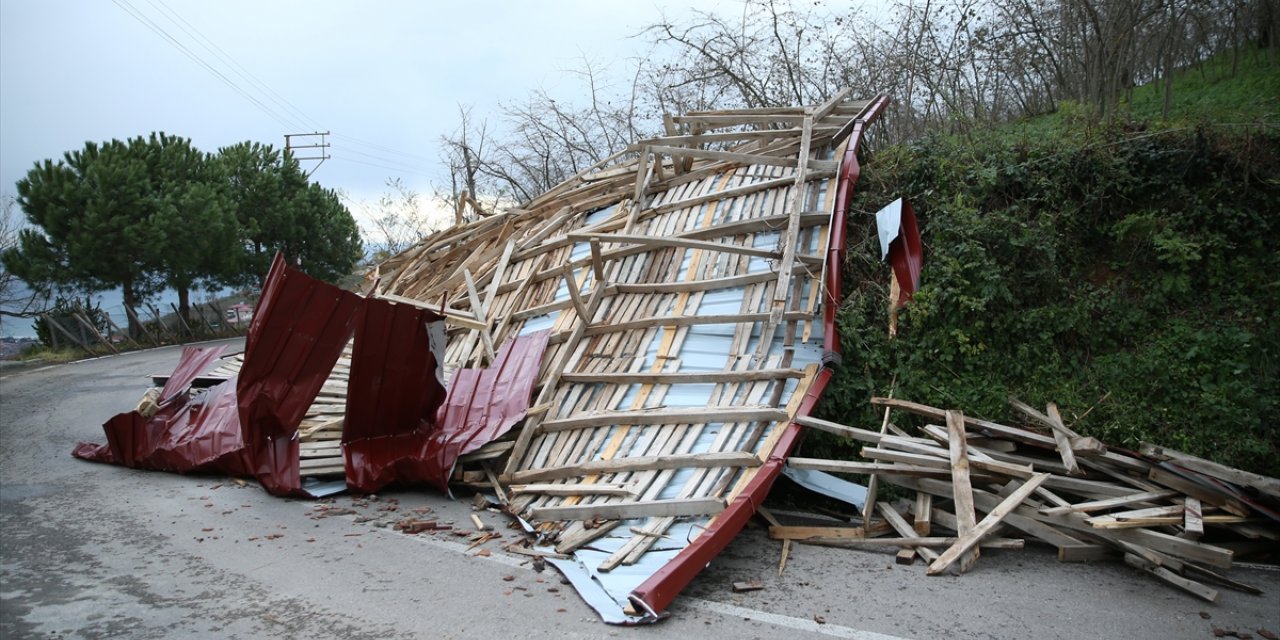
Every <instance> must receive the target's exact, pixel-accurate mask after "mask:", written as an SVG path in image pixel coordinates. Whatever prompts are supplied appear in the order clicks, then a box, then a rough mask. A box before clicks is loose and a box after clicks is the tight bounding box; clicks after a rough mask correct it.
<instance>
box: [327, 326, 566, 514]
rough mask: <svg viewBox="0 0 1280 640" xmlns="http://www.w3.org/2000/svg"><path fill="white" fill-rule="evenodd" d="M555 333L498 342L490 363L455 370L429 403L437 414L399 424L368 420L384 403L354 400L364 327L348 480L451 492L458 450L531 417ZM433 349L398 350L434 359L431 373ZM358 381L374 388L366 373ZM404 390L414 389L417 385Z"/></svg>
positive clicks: (373, 486)
mask: <svg viewBox="0 0 1280 640" xmlns="http://www.w3.org/2000/svg"><path fill="white" fill-rule="evenodd" d="M549 336H550V331H542V332H538V333H535V334H531V335H528V336H521V337H517V338H514V339H512V340H509V341H507V343H506V344H504V345H503V346H502V348H501V349H499V351H498V354H497V356H496V357H495V359H494V361H493V364H492V365H491V366H490V367H489V368H487V369H461V370H459V371H456V372H455V373H454V375H453V380H452V381H451V382H450V385H449V391H448V395H447V397H446V398H445V399H444V402H443V403H437V405H436V406H432V407H430V410H431V411H432V412H433V413H434V416H431V417H432V418H433V419H431V420H428V419H427V417H425V416H420V417H419V418H418V419H417V421H416V423H415V422H414V421H412V420H405V421H403V422H402V423H400V424H399V426H398V427H397V428H398V431H397V430H396V429H387V428H381V427H380V428H378V429H376V430H373V429H365V427H364V426H362V425H365V424H366V423H369V422H371V421H372V422H376V421H377V416H378V413H377V410H378V407H377V406H376V405H372V404H365V403H363V402H362V403H359V404H357V403H356V401H355V398H356V395H355V391H354V388H355V387H354V385H356V384H357V375H356V365H357V362H359V360H360V358H361V357H362V356H361V354H362V351H361V347H360V346H359V345H360V341H361V340H362V339H363V335H362V334H361V333H357V335H356V343H357V347H356V357H355V358H354V359H353V361H352V372H351V380H352V385H353V387H350V388H349V391H348V393H349V395H348V400H347V402H348V404H347V427H346V428H347V431H346V435H344V445H343V454H344V456H345V457H346V461H347V483H348V484H350V485H351V486H352V487H354V488H356V489H358V490H360V491H365V492H373V491H377V490H379V489H381V488H382V487H384V486H386V485H387V484H390V483H392V482H402V483H427V484H430V485H432V486H434V487H436V488H438V489H440V490H441V491H444V492H448V490H449V476H450V475H451V474H452V473H453V468H454V465H455V464H457V461H458V457H459V456H461V455H463V454H466V453H469V452H471V451H474V450H475V449H477V448H479V447H480V446H483V445H484V444H486V443H488V442H491V441H493V440H494V439H495V438H498V437H500V436H501V435H502V434H504V433H506V432H507V431H508V430H510V429H511V427H512V426H514V425H515V423H516V422H519V421H520V420H521V419H523V418H524V416H525V413H526V412H527V411H528V408H529V397H530V395H531V394H532V392H533V385H534V383H535V382H536V380H537V375H538V369H539V368H540V367H541V364H542V354H543V352H544V351H545V350H546V347H547V340H548V338H549ZM422 344H423V345H425V344H426V343H425V342H424V343H422ZM423 348H424V349H425V346H424V347H423ZM424 354H425V356H426V357H425V358H424ZM429 355H430V354H429V352H418V353H417V354H414V353H410V352H408V351H407V350H406V352H405V353H403V354H400V355H399V357H407V358H409V359H413V358H419V359H421V360H422V361H424V362H430V363H431V366H430V367H429V368H428V371H427V373H431V372H432V371H434V361H433V360H430V359H429ZM434 379H435V378H434V375H431V376H430V381H429V382H428V381H426V379H425V378H423V379H422V380H423V386H424V387H426V388H430V387H432V386H433V385H432V384H431V383H434ZM359 384H360V386H361V388H362V390H361V391H360V395H362V396H365V395H371V394H370V393H369V390H368V389H367V387H369V386H370V381H369V380H368V379H366V377H361V381H360V383H359ZM435 385H436V386H438V383H435ZM401 390H402V391H404V392H406V393H408V394H409V395H410V397H412V394H413V389H412V387H405V388H402V389H401ZM404 402H406V403H408V402H413V400H411V399H406V400H404ZM353 427H354V428H356V429H358V430H359V431H358V432H357V433H372V434H374V435H373V436H372V437H363V438H361V437H358V436H353V435H352V433H351V431H350V430H351V429H352V428H353Z"/></svg>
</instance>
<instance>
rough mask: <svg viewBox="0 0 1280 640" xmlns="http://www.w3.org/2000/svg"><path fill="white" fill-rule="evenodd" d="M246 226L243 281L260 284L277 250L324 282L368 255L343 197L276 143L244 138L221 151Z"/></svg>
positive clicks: (243, 230) (223, 168)
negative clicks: (321, 183) (315, 178)
mask: <svg viewBox="0 0 1280 640" xmlns="http://www.w3.org/2000/svg"><path fill="white" fill-rule="evenodd" d="M218 163H219V164H220V166H221V168H220V171H221V173H222V175H223V177H224V179H225V180H226V182H227V184H228V185H229V187H230V197H231V201H232V203H233V206H234V209H235V215H236V219H237V220H238V222H239V226H240V233H241V235H240V240H241V245H242V248H243V252H242V255H241V258H242V260H243V267H242V269H241V274H242V279H241V280H240V282H239V283H238V284H257V283H258V282H260V281H261V278H262V277H265V276H266V273H267V269H268V268H269V267H270V266H271V258H272V256H274V255H275V253H276V252H277V251H279V252H281V253H283V254H284V256H285V258H286V259H287V260H288V261H289V262H290V263H292V264H295V265H298V266H299V267H300V268H301V269H302V270H304V271H306V272H307V273H309V274H311V275H313V276H315V277H317V278H321V279H324V280H330V281H332V280H337V279H338V278H340V277H342V276H344V275H346V274H348V273H350V272H351V270H352V269H353V268H354V267H355V264H356V262H357V261H358V260H359V259H360V258H361V256H362V255H363V251H364V249H363V244H362V243H361V241H360V232H359V228H358V227H357V226H356V223H355V219H354V218H352V217H351V212H349V211H348V210H347V208H346V207H345V206H343V205H342V202H341V201H340V200H339V199H338V197H337V195H336V194H335V193H334V192H333V191H331V190H329V189H324V188H323V187H320V186H319V185H317V184H313V183H309V182H308V181H307V177H306V175H305V174H304V173H302V170H301V169H300V168H299V167H298V163H297V161H295V160H294V159H293V158H292V157H291V156H289V155H287V154H284V153H281V152H280V151H279V150H276V149H274V148H273V147H272V146H271V145H264V144H260V143H256V142H242V143H239V144H236V145H232V146H230V147H224V148H222V149H220V150H219V151H218Z"/></svg>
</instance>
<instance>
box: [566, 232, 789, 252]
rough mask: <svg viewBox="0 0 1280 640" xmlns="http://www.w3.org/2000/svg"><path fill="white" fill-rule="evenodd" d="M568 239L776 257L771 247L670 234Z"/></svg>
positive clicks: (573, 236)
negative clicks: (760, 247) (672, 235)
mask: <svg viewBox="0 0 1280 640" xmlns="http://www.w3.org/2000/svg"><path fill="white" fill-rule="evenodd" d="M569 239H570V240H573V241H575V242H590V241H593V240H597V241H601V242H613V243H616V244H634V245H640V246H645V247H657V248H658V249H666V248H668V247H687V248H690V249H703V250H706V251H724V252H726V253H737V254H741V255H746V256H755V257H758V258H777V257H778V253H777V252H776V251H774V250H772V249H757V248H755V247H746V246H742V245H737V244H728V243H724V242H712V241H709V240H690V239H686V238H678V237H671V236H637V235H627V234H622V233H571V234H569Z"/></svg>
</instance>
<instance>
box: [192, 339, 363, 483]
mask: <svg viewBox="0 0 1280 640" xmlns="http://www.w3.org/2000/svg"><path fill="white" fill-rule="evenodd" d="M243 363H244V354H243V353H238V354H233V355H230V356H227V357H225V358H223V359H222V361H221V362H219V363H218V366H217V367H214V369H213V370H212V371H210V372H209V373H208V374H206V376H204V377H208V378H231V377H232V376H235V375H236V374H238V373H239V372H240V366H241V365H242V364H243ZM350 373H351V345H347V348H346V349H345V350H344V351H343V353H342V355H341V356H340V357H339V358H338V362H337V364H335V365H334V367H333V370H332V371H331V372H329V377H328V379H327V380H325V383H324V386H323V387H321V388H320V393H319V395H317V396H316V399H315V401H313V402H312V403H311V406H310V407H309V408H308V409H307V413H306V415H305V416H304V417H303V419H302V423H301V424H300V425H299V426H298V450H299V452H298V457H299V458H300V460H299V468H300V472H301V474H302V476H303V477H318V478H340V477H342V476H344V475H345V473H346V469H345V467H344V466H343V460H342V421H343V416H344V414H345V412H346V405H347V380H348V378H349V377H350Z"/></svg>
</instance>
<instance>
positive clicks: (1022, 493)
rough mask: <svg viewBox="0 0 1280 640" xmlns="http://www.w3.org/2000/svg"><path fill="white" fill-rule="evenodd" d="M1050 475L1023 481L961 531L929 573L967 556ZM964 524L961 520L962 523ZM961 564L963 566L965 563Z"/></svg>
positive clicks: (938, 571)
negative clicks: (965, 529) (979, 518)
mask: <svg viewBox="0 0 1280 640" xmlns="http://www.w3.org/2000/svg"><path fill="white" fill-rule="evenodd" d="M950 423H951V421H950V420H948V424H950ZM1048 477H1049V474H1047V473H1042V474H1037V475H1036V476H1035V477H1033V478H1031V479H1030V480H1028V481H1026V482H1025V483H1023V485H1022V486H1021V487H1018V489H1017V491H1014V492H1013V493H1012V494H1010V495H1009V497H1007V498H1005V499H1004V500H1001V501H1000V504H998V505H996V508H995V509H993V510H992V511H991V512H990V513H988V514H987V516H986V517H985V518H983V519H982V521H981V522H979V523H978V524H977V525H976V526H974V527H972V528H971V529H970V530H969V531H967V532H961V533H960V538H959V539H958V540H956V543H955V544H954V545H952V546H951V547H949V548H948V549H947V550H946V551H944V552H942V555H940V556H938V559H937V560H934V561H933V563H931V564H930V565H929V572H928V573H929V575H931V576H936V575H938V574H940V573H942V572H943V571H946V570H947V568H948V567H950V566H951V565H952V564H953V563H955V562H956V561H957V560H960V559H961V558H963V557H965V554H967V553H969V552H970V550H972V549H973V548H975V547H976V546H977V545H978V542H979V541H981V540H982V538H983V536H985V535H987V534H988V533H990V532H991V530H992V529H993V528H995V526H996V525H998V524H1000V522H1001V521H1003V520H1004V518H1005V517H1006V516H1008V515H1009V513H1010V512H1011V511H1013V510H1014V509H1015V508H1016V507H1017V506H1018V505H1020V504H1022V501H1023V500H1026V499H1027V496H1030V495H1031V493H1032V492H1033V491H1035V490H1036V487H1038V486H1040V484H1041V483H1042V482H1044V481H1045V480H1046V479H1048ZM957 516H958V514H957ZM963 524H964V523H963V522H961V525H963ZM961 566H962V567H963V564H962V565H961Z"/></svg>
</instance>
